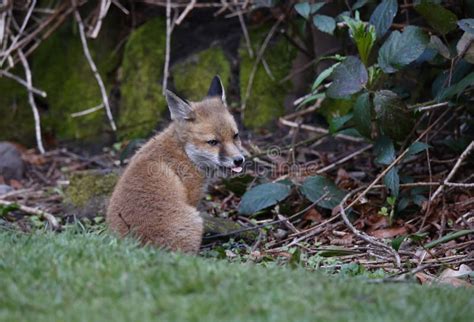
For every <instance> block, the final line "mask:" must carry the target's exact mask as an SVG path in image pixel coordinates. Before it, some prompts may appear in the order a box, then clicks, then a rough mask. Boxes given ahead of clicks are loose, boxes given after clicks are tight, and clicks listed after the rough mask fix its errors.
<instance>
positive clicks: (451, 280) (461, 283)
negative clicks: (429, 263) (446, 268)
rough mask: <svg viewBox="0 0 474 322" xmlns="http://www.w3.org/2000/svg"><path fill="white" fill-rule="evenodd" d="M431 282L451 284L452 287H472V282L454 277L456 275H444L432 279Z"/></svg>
mask: <svg viewBox="0 0 474 322" xmlns="http://www.w3.org/2000/svg"><path fill="white" fill-rule="evenodd" d="M433 283H439V284H445V285H451V286H453V287H472V284H471V283H469V282H468V281H465V280H463V279H460V278H456V277H446V278H443V279H436V280H434V281H433Z"/></svg>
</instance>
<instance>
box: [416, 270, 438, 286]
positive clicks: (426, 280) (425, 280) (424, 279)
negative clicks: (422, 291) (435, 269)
mask: <svg viewBox="0 0 474 322" xmlns="http://www.w3.org/2000/svg"><path fill="white" fill-rule="evenodd" d="M415 277H416V278H417V279H418V282H420V284H430V283H431V282H432V281H433V280H434V277H432V276H430V275H428V274H425V273H423V272H418V273H416V274H415Z"/></svg>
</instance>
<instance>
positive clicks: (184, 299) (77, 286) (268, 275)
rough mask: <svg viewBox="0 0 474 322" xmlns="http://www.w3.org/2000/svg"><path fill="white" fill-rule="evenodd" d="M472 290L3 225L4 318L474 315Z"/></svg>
mask: <svg viewBox="0 0 474 322" xmlns="http://www.w3.org/2000/svg"><path fill="white" fill-rule="evenodd" d="M473 317H474V290H472V289H465V288H461V289H454V288H450V287H421V286H418V285H408V284H389V285H386V284H383V285H374V284H367V283H364V281H362V280H360V279H355V278H352V279H351V278H337V277H328V276H324V275H322V274H319V273H312V272H309V271H305V270H302V269H293V270H292V269H289V268H264V267H260V266H256V265H251V264H232V263H227V262H224V261H217V260H212V259H204V258H198V257H191V256H183V255H176V254H170V253H166V252H163V251H158V250H155V249H151V248H139V247H137V246H136V245H135V244H134V243H133V242H131V241H119V240H116V239H114V238H112V237H110V236H98V235H97V234H92V233H88V234H74V233H72V232H66V233H62V234H53V233H35V234H33V235H25V234H19V233H12V232H5V231H0V320H1V321H35V322H37V321H48V322H50V321H179V322H181V321H205V322H209V321H323V322H324V321H344V322H347V321H364V322H368V321H397V322H400V321H402V322H403V321H424V322H426V321H436V322H446V321H459V322H460V321H469V322H470V321H473Z"/></svg>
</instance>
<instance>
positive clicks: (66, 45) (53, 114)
mask: <svg viewBox="0 0 474 322" xmlns="http://www.w3.org/2000/svg"><path fill="white" fill-rule="evenodd" d="M107 21H108V20H107V19H106V20H105V23H104V25H103V28H104V29H111V30H102V32H101V34H100V35H99V38H98V39H95V40H88V44H89V49H90V51H91V53H92V56H93V59H94V62H95V63H96V65H97V68H98V70H99V72H100V74H101V77H102V79H103V81H104V82H105V83H106V87H107V89H110V88H111V86H110V84H111V81H110V80H109V79H108V77H107V75H108V74H109V73H110V72H111V71H112V70H113V69H114V68H115V66H116V65H117V63H118V59H117V55H116V54H114V53H113V50H112V49H113V48H114V42H113V41H112V40H111V39H114V38H116V37H114V31H113V28H112V26H108V25H110V23H107ZM109 31H110V32H109ZM32 72H33V82H34V84H35V85H36V86H37V87H39V88H41V89H43V90H45V91H46V92H47V94H48V97H47V98H46V104H47V106H48V111H47V113H43V115H42V119H43V124H44V129H45V130H46V131H49V132H52V133H54V134H55V136H56V137H57V138H58V139H60V140H70V139H83V140H86V141H87V140H89V141H92V140H96V139H97V137H98V135H100V134H101V133H104V131H109V130H110V127H109V123H108V120H107V118H106V116H105V110H103V109H102V110H100V111H97V112H95V113H91V114H88V115H85V116H81V117H78V118H72V117H71V114H72V113H74V112H79V111H82V110H85V109H87V108H91V107H94V106H97V105H99V104H101V103H102V96H101V93H100V89H99V86H98V84H97V81H96V79H95V77H94V75H93V73H92V71H91V68H90V66H89V64H88V62H87V60H86V58H85V57H84V52H83V48H82V44H81V41H80V38H79V34H78V31H77V29H76V25H74V24H72V23H68V24H66V25H65V26H63V27H62V28H61V29H60V30H58V31H57V32H55V33H54V34H53V35H52V36H51V37H49V38H48V39H46V40H45V41H44V42H42V44H41V45H40V47H39V48H38V49H37V51H36V52H35V53H34V54H33V59H32Z"/></svg>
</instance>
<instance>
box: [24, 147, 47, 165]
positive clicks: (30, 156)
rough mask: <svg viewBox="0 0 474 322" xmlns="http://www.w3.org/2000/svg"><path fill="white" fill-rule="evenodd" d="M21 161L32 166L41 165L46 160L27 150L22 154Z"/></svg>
mask: <svg viewBox="0 0 474 322" xmlns="http://www.w3.org/2000/svg"><path fill="white" fill-rule="evenodd" d="M21 158H22V159H23V161H25V162H28V163H29V164H32V165H43V164H45V163H46V158H45V157H44V156H43V155H41V154H36V153H35V152H34V150H28V151H25V152H23V153H22V155H21Z"/></svg>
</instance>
